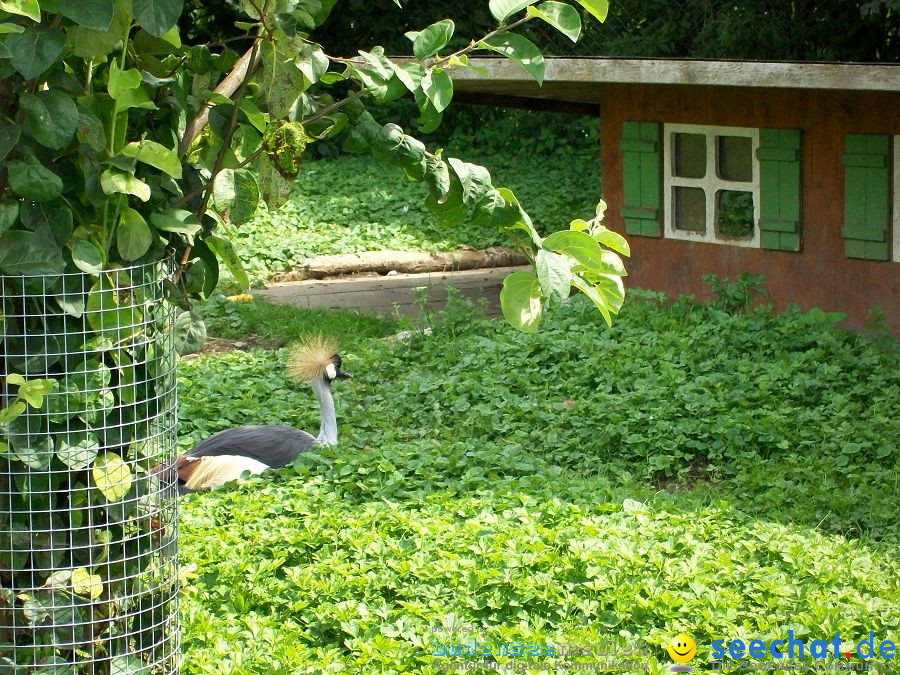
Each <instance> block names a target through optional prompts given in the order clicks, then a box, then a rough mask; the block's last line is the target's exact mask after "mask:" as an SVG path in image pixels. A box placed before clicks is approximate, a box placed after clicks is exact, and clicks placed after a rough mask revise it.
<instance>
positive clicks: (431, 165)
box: [425, 155, 450, 202]
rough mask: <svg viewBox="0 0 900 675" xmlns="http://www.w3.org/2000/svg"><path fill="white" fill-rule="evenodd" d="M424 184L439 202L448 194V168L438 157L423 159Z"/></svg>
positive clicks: (432, 156)
mask: <svg viewBox="0 0 900 675" xmlns="http://www.w3.org/2000/svg"><path fill="white" fill-rule="evenodd" d="M425 184H426V185H427V186H428V189H429V190H430V191H431V195H432V196H433V197H434V198H435V199H436V200H437V201H439V202H440V201H441V200H443V199H444V198H445V197H446V196H447V193H449V192H450V167H449V166H448V165H447V162H445V161H444V160H443V159H441V158H440V156H439V155H431V156H430V157H427V158H426V159H425Z"/></svg>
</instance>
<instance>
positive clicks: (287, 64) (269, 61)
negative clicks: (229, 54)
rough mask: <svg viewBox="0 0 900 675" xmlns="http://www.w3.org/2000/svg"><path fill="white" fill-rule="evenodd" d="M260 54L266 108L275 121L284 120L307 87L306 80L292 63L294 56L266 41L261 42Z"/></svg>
mask: <svg viewBox="0 0 900 675" xmlns="http://www.w3.org/2000/svg"><path fill="white" fill-rule="evenodd" d="M260 53H261V55H262V57H261V61H262V81H263V84H264V86H265V90H266V96H265V102H266V106H267V107H268V111H269V113H270V114H271V115H272V116H273V117H274V118H275V119H285V118H287V117H288V115H290V113H291V110H293V108H294V105H295V104H296V103H297V99H298V98H299V97H300V94H301V93H302V92H303V91H304V90H305V89H306V88H307V87H308V86H309V85H308V80H306V79H305V77H304V75H303V73H302V72H301V70H300V69H299V68H298V67H297V64H296V63H295V62H294V54H292V53H287V52H285V51H282V50H281V49H279V48H278V46H277V45H273V44H271V43H269V42H268V41H265V42H263V44H262V48H261V50H260Z"/></svg>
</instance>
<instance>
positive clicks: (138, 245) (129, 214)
mask: <svg viewBox="0 0 900 675" xmlns="http://www.w3.org/2000/svg"><path fill="white" fill-rule="evenodd" d="M152 244H153V232H151V230H150V226H149V225H147V221H146V220H144V217H143V216H142V215H141V214H140V213H138V212H137V211H135V210H134V209H131V208H128V207H125V208H123V209H122V211H121V212H120V213H119V226H118V227H117V228H116V249H117V250H118V251H119V255H120V256H122V259H123V260H128V261H129V262H130V261H132V260H137V259H138V258H140V257H141V256H142V255H144V254H145V253H146V252H147V251H148V250H150V246H151V245H152Z"/></svg>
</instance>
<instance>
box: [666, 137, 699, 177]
mask: <svg viewBox="0 0 900 675" xmlns="http://www.w3.org/2000/svg"><path fill="white" fill-rule="evenodd" d="M672 155H673V158H672V160H673V161H672V173H673V175H675V176H679V177H681V178H703V177H704V176H705V175H706V136H703V135H702V134H672Z"/></svg>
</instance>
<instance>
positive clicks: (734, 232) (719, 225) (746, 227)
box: [716, 190, 754, 238]
mask: <svg viewBox="0 0 900 675" xmlns="http://www.w3.org/2000/svg"><path fill="white" fill-rule="evenodd" d="M753 228H754V223H753V193H752V192H739V191H737V190H719V191H718V192H717V193H716V232H717V233H718V234H719V235H720V236H722V237H734V238H748V237H752V236H753Z"/></svg>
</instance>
